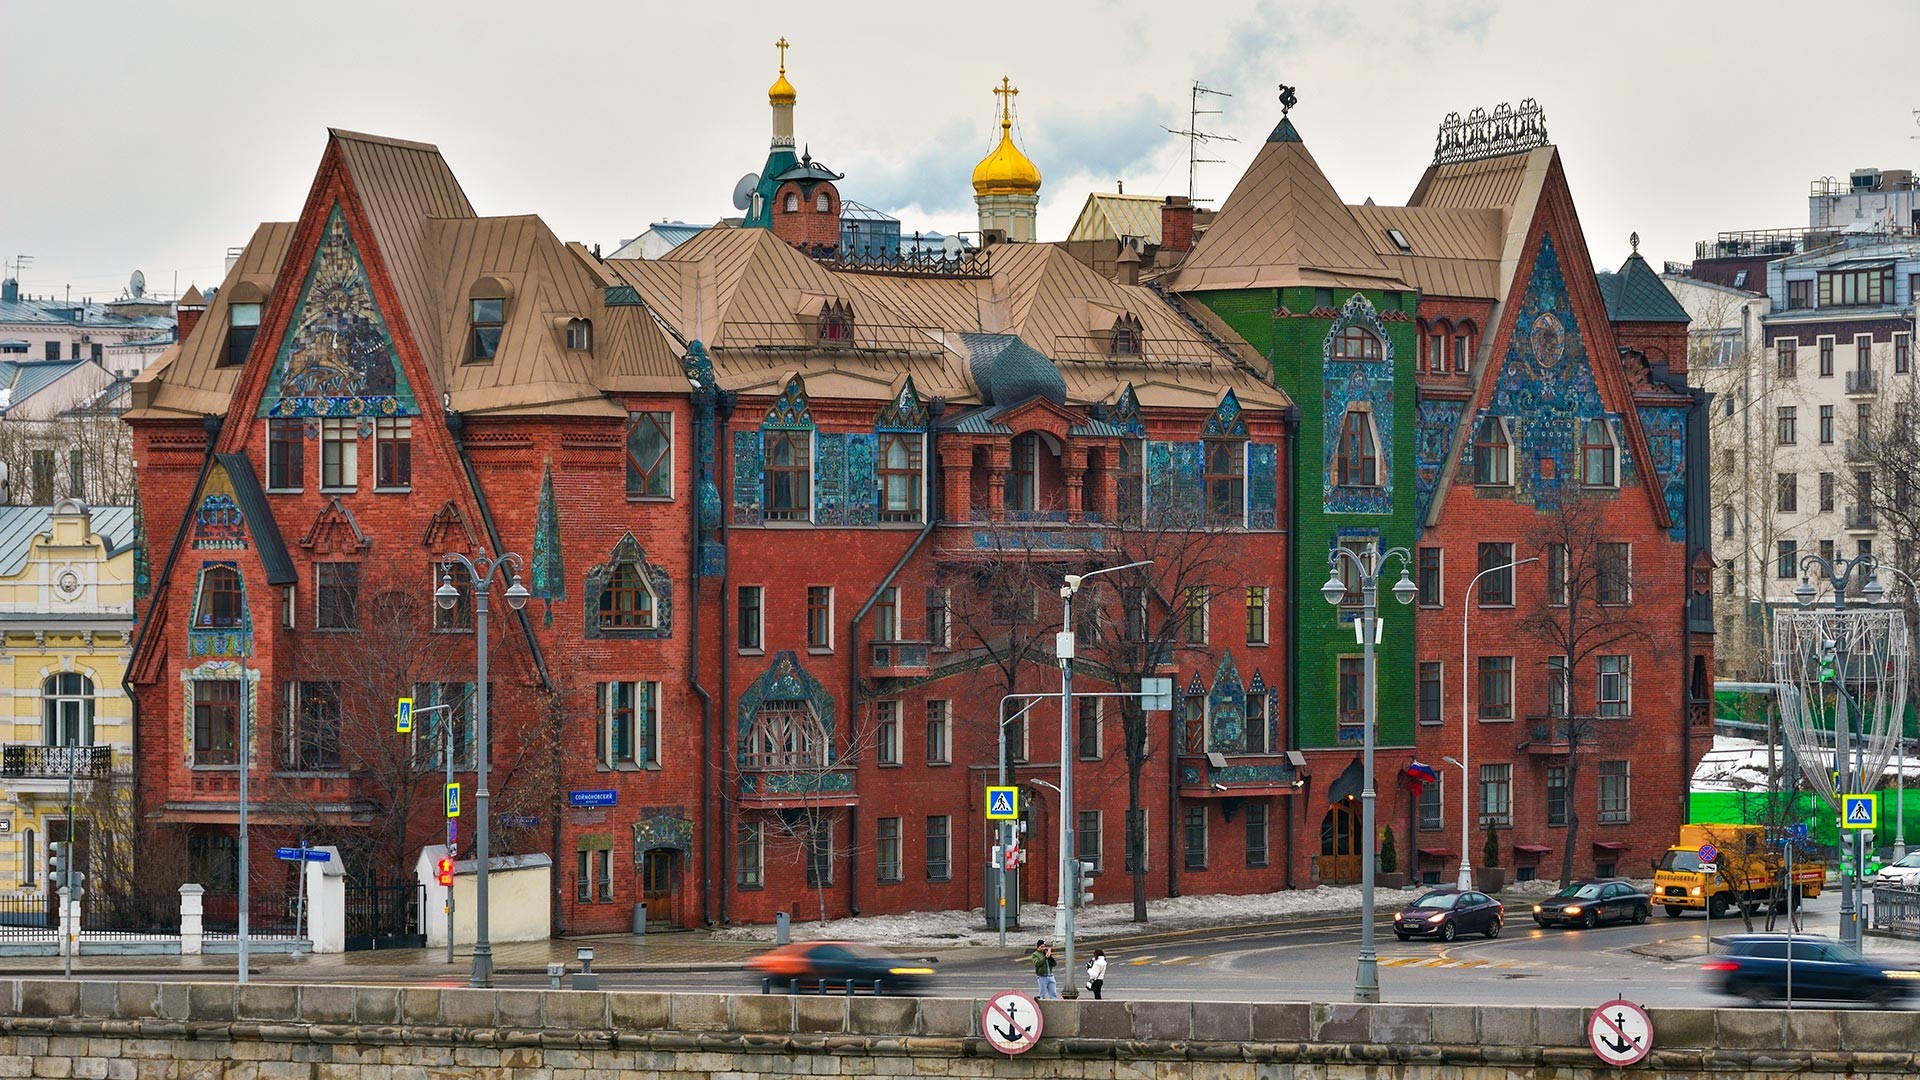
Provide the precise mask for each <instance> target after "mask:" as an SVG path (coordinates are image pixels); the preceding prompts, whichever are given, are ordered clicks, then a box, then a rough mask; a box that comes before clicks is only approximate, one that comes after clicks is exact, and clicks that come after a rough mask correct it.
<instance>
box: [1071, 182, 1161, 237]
mask: <svg viewBox="0 0 1920 1080" xmlns="http://www.w3.org/2000/svg"><path fill="white" fill-rule="evenodd" d="M1165 203H1166V200H1165V199H1163V198H1161V197H1160V196H1158V195H1123V194H1120V193H1117V192H1110V191H1095V192H1092V193H1090V194H1089V195H1088V196H1087V201H1086V202H1085V203H1084V204H1083V205H1082V206H1081V207H1080V217H1079V218H1078V219H1076V220H1075V221H1074V223H1073V228H1072V229H1069V230H1068V231H1067V240H1068V242H1072V241H1075V240H1118V239H1120V238H1121V237H1123V236H1137V237H1140V238H1141V239H1142V240H1144V241H1146V242H1147V243H1149V244H1158V243H1159V242H1160V210H1161V207H1162V206H1163V205H1164V204H1165Z"/></svg>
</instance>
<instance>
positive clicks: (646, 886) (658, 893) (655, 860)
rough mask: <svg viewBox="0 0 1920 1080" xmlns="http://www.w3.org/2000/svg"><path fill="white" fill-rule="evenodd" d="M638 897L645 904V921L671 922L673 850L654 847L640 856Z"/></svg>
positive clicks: (653, 923) (664, 924) (669, 923)
mask: <svg viewBox="0 0 1920 1080" xmlns="http://www.w3.org/2000/svg"><path fill="white" fill-rule="evenodd" d="M640 899H641V901H642V902H644V903H645V904H646V905H647V923H648V924H649V925H654V926H668V925H671V924H672V922H673V852H671V851H668V850H666V849H664V848H654V849H653V850H652V851H648V852H645V853H643V854H642V855H641V856H640Z"/></svg>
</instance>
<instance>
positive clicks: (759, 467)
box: [733, 428, 766, 525]
mask: <svg viewBox="0 0 1920 1080" xmlns="http://www.w3.org/2000/svg"><path fill="white" fill-rule="evenodd" d="M764 453H765V451H764V448H763V445H762V443H761V442H760V429H759V428H754V429H752V430H751V431H736V432H734V433H733V523H734V524H735V525H758V524H760V523H761V522H762V520H763V518H762V517H761V511H760V500H761V499H762V498H763V497H764V496H765V494H766V493H765V491H764V490H763V489H764V486H765V484H766V470H765V467H764V465H763V464H762V462H763V460H764Z"/></svg>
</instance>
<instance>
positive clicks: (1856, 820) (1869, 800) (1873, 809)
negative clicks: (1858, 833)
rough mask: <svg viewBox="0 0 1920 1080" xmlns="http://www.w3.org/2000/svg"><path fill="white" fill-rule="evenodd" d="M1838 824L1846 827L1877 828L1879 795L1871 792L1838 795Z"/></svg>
mask: <svg viewBox="0 0 1920 1080" xmlns="http://www.w3.org/2000/svg"><path fill="white" fill-rule="evenodd" d="M1840 826H1841V827H1842V828H1846V829H1877V828H1879V827H1880V796H1878V795H1876V794H1872V793H1868V794H1865V795H1842V796H1840Z"/></svg>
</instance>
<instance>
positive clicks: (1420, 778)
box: [1402, 761, 1440, 784]
mask: <svg viewBox="0 0 1920 1080" xmlns="http://www.w3.org/2000/svg"><path fill="white" fill-rule="evenodd" d="M1402 771H1404V772H1405V773H1406V776H1407V779H1409V780H1412V781H1413V782H1415V783H1417V784H1435V783H1439V781H1440V774H1439V773H1437V772H1434V771H1433V766H1431V765H1427V764H1425V763H1423V762H1419V761H1412V762H1408V763H1407V767H1406V768H1405V769H1404V770H1402Z"/></svg>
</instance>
